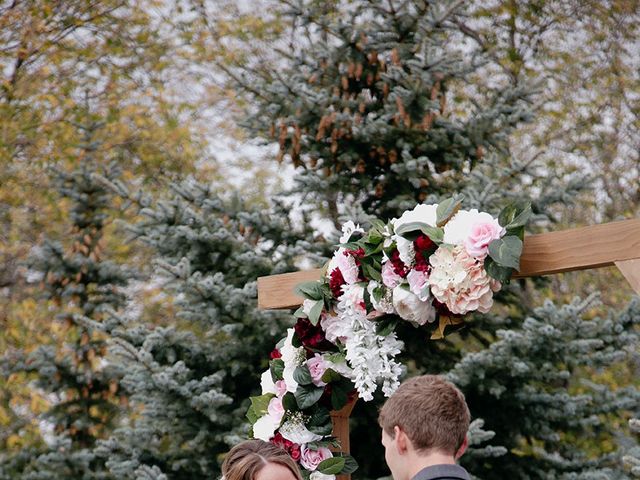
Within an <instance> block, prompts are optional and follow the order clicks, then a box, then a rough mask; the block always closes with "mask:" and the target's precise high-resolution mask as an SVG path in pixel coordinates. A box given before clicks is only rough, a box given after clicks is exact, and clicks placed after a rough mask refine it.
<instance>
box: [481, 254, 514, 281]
mask: <svg viewBox="0 0 640 480" xmlns="http://www.w3.org/2000/svg"><path fill="white" fill-rule="evenodd" d="M484 269H485V270H486V271H487V274H488V275H489V276H490V277H492V278H495V279H496V280H498V281H499V282H501V283H504V284H508V283H509V281H510V280H511V273H512V272H513V269H512V268H509V267H501V266H500V265H498V264H497V263H496V262H495V261H494V260H493V259H492V258H491V257H486V258H485V259H484Z"/></svg>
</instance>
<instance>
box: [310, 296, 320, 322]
mask: <svg viewBox="0 0 640 480" xmlns="http://www.w3.org/2000/svg"><path fill="white" fill-rule="evenodd" d="M323 307H324V300H318V301H317V302H316V303H315V304H314V305H313V307H311V310H309V321H310V322H311V323H312V324H313V325H317V324H318V320H320V315H321V314H322V308H323Z"/></svg>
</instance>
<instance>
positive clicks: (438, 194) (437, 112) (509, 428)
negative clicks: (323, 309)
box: [235, 0, 638, 479]
mask: <svg viewBox="0 0 640 480" xmlns="http://www.w3.org/2000/svg"><path fill="white" fill-rule="evenodd" d="M276 3H278V2H276ZM461 3H462V2H448V1H439V2H422V1H418V0H414V1H408V2H394V1H387V2H382V1H373V2H364V1H355V2H348V3H344V4H343V3H341V2H338V3H332V4H326V3H324V2H315V1H307V0H297V1H285V2H281V3H280V5H282V11H281V13H282V14H283V15H291V18H292V20H293V19H295V21H292V25H293V27H292V28H293V29H294V31H292V32H291V36H292V37H293V38H297V39H299V40H300V41H299V42H297V45H298V48H294V49H293V50H292V51H288V52H284V53H283V56H282V58H280V59H279V61H275V62H273V65H274V68H273V69H272V70H271V71H269V72H268V73H267V74H265V75H261V76H259V77H257V76H256V75H255V73H254V72H252V71H246V72H244V75H235V78H236V79H240V85H239V86H240V87H241V88H244V89H245V92H246V93H247V95H248V97H249V98H250V99H251V102H252V103H251V105H252V107H254V109H253V110H251V111H250V112H249V117H248V119H247V121H246V125H247V127H248V128H249V129H250V130H251V131H252V132H254V133H256V134H258V135H261V136H262V137H263V138H265V140H266V141H277V142H278V143H279V147H280V154H279V160H280V161H287V162H293V164H294V165H296V167H298V170H297V171H298V175H297V177H296V181H297V184H296V188H295V189H293V190H292V191H291V192H289V193H290V194H291V195H300V194H301V195H303V196H304V198H305V199H306V200H307V202H308V204H307V208H308V209H309V210H312V211H315V212H321V213H320V214H324V216H325V218H328V219H330V220H332V221H333V222H334V223H335V224H338V223H339V221H341V220H343V219H347V218H349V219H353V220H356V221H366V218H367V216H368V215H375V216H377V217H379V218H382V219H383V220H387V219H389V218H393V217H396V216H399V214H400V213H401V212H402V211H403V210H405V209H408V208H412V207H413V206H414V205H415V204H416V203H417V202H424V201H426V202H437V201H438V200H440V199H441V198H443V197H445V196H449V195H451V194H452V193H462V194H464V195H465V198H466V203H465V207H466V208H480V209H482V210H485V211H489V212H491V213H493V214H496V213H497V212H498V211H499V209H500V208H501V207H503V206H505V205H506V204H507V203H509V202H510V201H512V200H514V199H519V198H527V199H528V200H531V202H532V204H533V208H534V212H535V213H536V216H535V218H534V222H533V224H532V226H531V229H533V230H534V231H535V230H540V229H541V228H543V227H549V226H550V223H549V220H550V219H551V218H552V215H551V214H550V212H551V209H552V208H553V209H558V208H562V205H563V204H564V203H566V202H570V201H571V196H572V195H571V193H572V192H575V191H577V190H579V189H581V188H583V187H584V186H585V185H586V183H587V179H586V178H581V179H577V180H575V181H573V182H572V183H571V184H568V185H563V187H564V188H563V189H562V190H559V189H558V188H557V187H554V186H553V185H552V184H551V183H550V181H549V179H548V176H547V175H545V174H544V172H539V171H537V169H536V168H537V167H536V165H535V164H534V163H526V164H525V163H523V162H520V161H519V159H518V158H512V156H511V155H510V152H509V142H508V141H509V133H510V132H511V131H512V130H513V129H514V128H516V127H517V126H518V124H519V122H522V121H525V120H529V119H531V118H532V112H531V110H530V108H529V107H530V104H531V102H532V101H534V100H535V99H536V92H535V90H533V89H532V88H530V87H527V86H526V85H519V86H518V87H510V86H509V84H508V83H507V82H501V81H500V78H491V79H484V81H482V82H480V81H476V83H470V81H469V79H471V78H475V79H478V78H481V77H482V74H483V73H488V72H489V71H485V70H483V67H484V65H485V64H486V63H487V61H488V57H487V56H486V52H482V51H478V50H472V49H470V48H466V47H465V46H464V45H463V41H464V40H463V36H462V35H461V33H460V32H459V30H458V24H459V22H457V21H456V19H457V18H458V16H461V15H464V13H465V12H464V11H463V10H461V8H460V5H461ZM545 177H547V178H545ZM541 283H544V281H543V280H534V281H527V282H523V281H519V282H512V283H511V285H509V286H508V287H507V288H505V289H504V290H503V291H502V292H501V293H500V294H499V295H498V296H497V300H498V302H499V305H496V306H495V307H494V310H493V311H492V312H491V313H490V314H488V315H473V316H472V317H470V318H467V320H468V323H469V326H468V328H466V329H464V330H462V331H461V332H460V333H458V334H456V335H453V336H451V337H450V338H448V339H446V340H445V341H442V342H430V341H429V340H428V339H427V338H426V337H421V336H419V335H415V334H413V333H412V327H410V326H406V327H404V328H402V330H404V331H403V332H400V333H401V337H402V338H404V339H405V344H406V348H405V359H406V360H410V362H411V363H410V365H411V368H410V370H411V371H410V373H420V372H429V373H441V374H445V373H447V372H449V373H448V374H449V376H450V377H451V378H453V379H454V380H456V382H457V383H458V384H459V385H460V386H461V387H462V388H463V389H464V391H465V392H467V394H468V396H469V402H470V407H471V411H472V414H473V416H474V417H476V418H480V419H482V420H483V421H484V428H486V429H487V430H489V431H494V432H496V436H495V437H494V438H493V440H492V443H494V444H495V446H496V447H498V448H484V449H476V450H475V451H472V452H471V454H470V455H468V456H467V457H466V458H465V459H463V462H467V465H468V466H469V468H470V469H471V471H472V472H473V473H474V474H475V475H477V477H479V478H492V477H493V478H531V479H543V478H577V476H580V475H584V476H585V477H584V478H614V476H618V475H622V470H621V465H620V462H619V458H618V457H617V455H613V454H609V452H607V451H606V450H605V449H604V448H601V445H603V444H604V443H603V439H607V440H609V441H611V440H613V439H614V438H615V428H614V427H612V426H611V425H610V424H609V423H608V422H607V421H606V419H607V418H609V417H611V416H613V417H615V416H617V415H620V413H621V412H622V411H624V410H626V409H630V408H636V409H637V405H638V403H637V390H636V389H635V388H626V389H618V390H612V389H611V388H610V387H608V385H607V384H606V382H605V381H604V380H602V379H600V378H598V377H597V376H596V377H595V378H594V379H591V380H589V381H587V380H586V377H588V376H590V375H591V374H592V373H593V372H598V371H601V370H602V369H606V368H610V367H611V366H612V365H615V364H616V363H617V362H621V361H625V360H626V359H628V358H629V356H630V355H632V352H633V349H632V346H633V345H637V340H638V339H637V334H636V333H635V331H636V329H635V324H636V323H637V322H638V308H637V305H636V304H632V305H630V306H629V309H628V310H627V311H626V312H622V313H620V314H614V313H610V314H607V313H605V314H604V316H605V317H606V318H604V319H590V318H589V316H591V315H593V314H592V310H593V305H592V302H590V301H585V302H580V301H577V302H576V303H575V304H571V305H566V306H555V305H553V304H545V305H544V306H543V307H540V308H539V309H536V310H534V311H531V307H533V306H534V305H533V300H532V297H533V295H532V288H535V286H536V285H539V284H541ZM489 386H490V387H489ZM375 417H376V409H375V405H363V404H359V405H358V406H356V409H355V412H354V418H353V420H352V445H353V448H352V450H353V454H354V456H355V457H356V458H357V459H359V460H360V461H361V470H360V473H359V474H357V475H359V476H360V478H365V477H366V478H376V477H378V476H380V475H381V473H382V472H384V471H386V467H385V466H384V465H383V461H382V459H383V455H382V451H381V447H380V446H379V445H378V443H379V442H378V437H379V435H378V433H379V432H378V430H377V425H376V422H375ZM485 438H486V436H485ZM499 447H502V448H499ZM376 451H377V452H378V454H377V455H372V454H371V452H376Z"/></svg>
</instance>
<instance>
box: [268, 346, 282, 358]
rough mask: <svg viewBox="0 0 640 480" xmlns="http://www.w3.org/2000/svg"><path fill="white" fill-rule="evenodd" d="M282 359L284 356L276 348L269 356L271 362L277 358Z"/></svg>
mask: <svg viewBox="0 0 640 480" xmlns="http://www.w3.org/2000/svg"><path fill="white" fill-rule="evenodd" d="M281 357H282V354H281V353H280V350H278V349H277V348H274V349H273V350H272V351H271V353H270V354H269V358H270V359H271V360H274V359H276V358H281Z"/></svg>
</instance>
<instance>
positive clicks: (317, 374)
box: [307, 353, 327, 387]
mask: <svg viewBox="0 0 640 480" xmlns="http://www.w3.org/2000/svg"><path fill="white" fill-rule="evenodd" d="M307 367H308V368H309V373H311V381H312V382H313V384H314V385H315V386H316V387H324V386H325V385H326V383H325V382H323V381H322V375H324V372H325V371H326V370H327V362H325V360H324V358H323V357H322V355H320V354H319V353H316V354H315V355H314V356H313V358H310V359H309V360H307Z"/></svg>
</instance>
